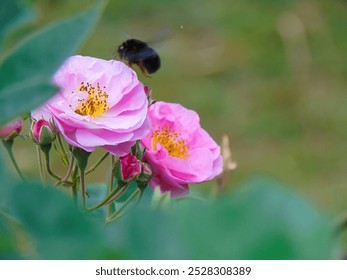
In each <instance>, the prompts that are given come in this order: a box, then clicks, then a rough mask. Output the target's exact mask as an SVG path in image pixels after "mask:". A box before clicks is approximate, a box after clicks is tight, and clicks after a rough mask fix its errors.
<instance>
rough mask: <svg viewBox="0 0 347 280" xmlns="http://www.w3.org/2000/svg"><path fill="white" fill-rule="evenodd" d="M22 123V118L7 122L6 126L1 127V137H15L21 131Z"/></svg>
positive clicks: (6, 138) (5, 138) (7, 138)
mask: <svg viewBox="0 0 347 280" xmlns="http://www.w3.org/2000/svg"><path fill="white" fill-rule="evenodd" d="M22 125H23V123H22V119H16V120H14V121H12V122H10V123H7V124H5V125H4V126H2V127H0V138H2V139H4V140H12V139H14V138H15V137H16V136H18V135H19V133H20V132H21V130H22Z"/></svg>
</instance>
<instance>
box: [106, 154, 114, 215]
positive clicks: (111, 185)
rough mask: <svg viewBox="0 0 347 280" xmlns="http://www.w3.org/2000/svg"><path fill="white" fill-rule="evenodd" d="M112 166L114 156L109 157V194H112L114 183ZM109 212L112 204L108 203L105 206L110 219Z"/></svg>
mask: <svg viewBox="0 0 347 280" xmlns="http://www.w3.org/2000/svg"><path fill="white" fill-rule="evenodd" d="M113 165H114V156H113V155H112V156H111V170H110V173H111V175H110V188H109V193H111V192H112V190H113V182H114V176H113ZM111 212H112V204H111V203H109V204H108V205H107V217H110V216H111Z"/></svg>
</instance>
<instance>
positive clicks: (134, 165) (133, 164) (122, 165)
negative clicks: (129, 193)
mask: <svg viewBox="0 0 347 280" xmlns="http://www.w3.org/2000/svg"><path fill="white" fill-rule="evenodd" d="M140 174H141V162H140V161H139V160H138V159H137V158H136V157H135V156H133V155H132V154H127V155H126V156H122V157H120V158H119V161H118V162H117V163H116V165H115V176H116V177H117V178H118V179H120V180H121V181H123V182H129V181H131V180H133V179H135V178H136V177H138V175H140Z"/></svg>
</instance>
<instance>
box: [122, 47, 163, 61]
mask: <svg viewBox="0 0 347 280" xmlns="http://www.w3.org/2000/svg"><path fill="white" fill-rule="evenodd" d="M156 55H158V54H157V52H156V51H155V50H154V49H152V48H146V49H144V50H141V51H138V52H136V53H128V54H127V57H128V59H129V60H133V61H134V60H144V59H146V58H149V57H152V56H156Z"/></svg>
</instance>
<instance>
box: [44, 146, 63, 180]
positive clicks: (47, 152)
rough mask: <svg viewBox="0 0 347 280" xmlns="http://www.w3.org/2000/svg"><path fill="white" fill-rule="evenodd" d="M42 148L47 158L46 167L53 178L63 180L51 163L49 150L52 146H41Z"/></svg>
mask: <svg viewBox="0 0 347 280" xmlns="http://www.w3.org/2000/svg"><path fill="white" fill-rule="evenodd" d="M40 148H41V150H42V151H43V154H44V155H45V159H46V169H47V172H48V174H49V175H51V176H52V177H53V178H55V179H57V180H59V181H60V180H61V178H60V177H59V176H58V175H56V174H54V172H53V171H52V169H51V165H50V158H49V150H50V148H47V147H46V146H42V145H41V146H40Z"/></svg>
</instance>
